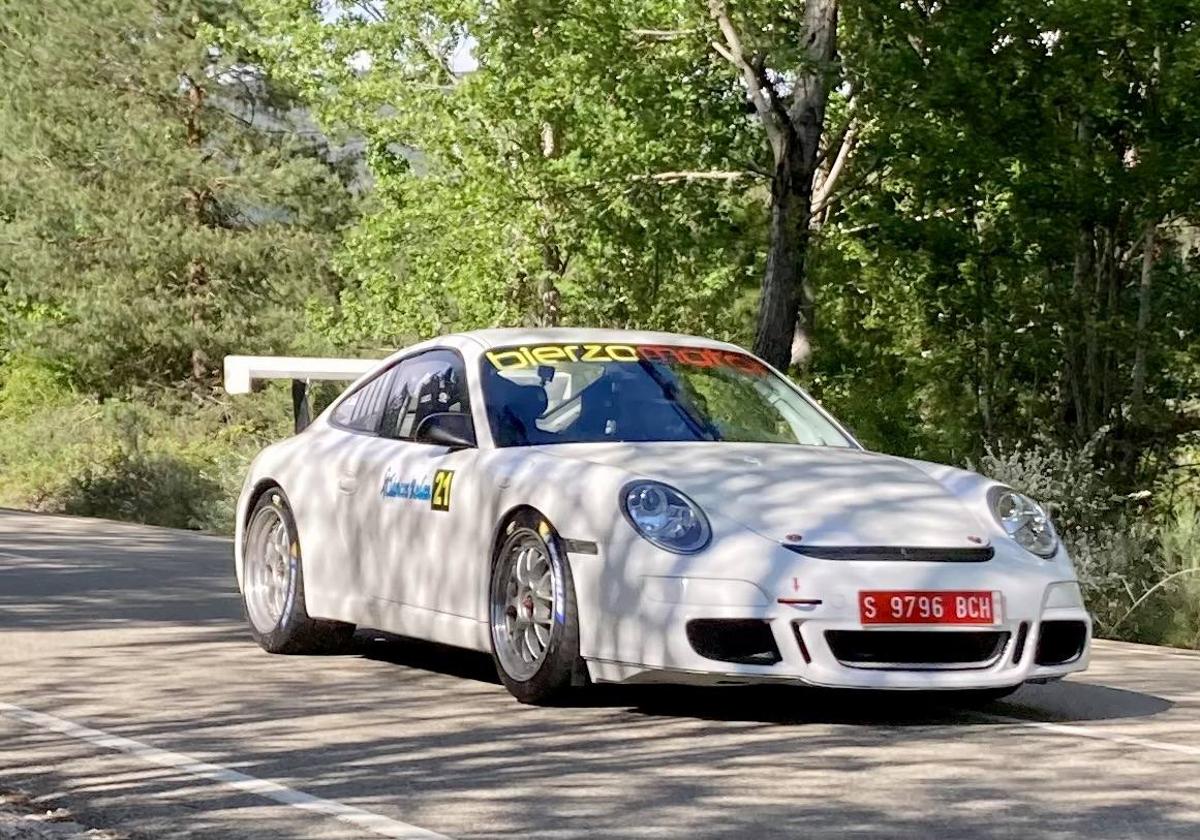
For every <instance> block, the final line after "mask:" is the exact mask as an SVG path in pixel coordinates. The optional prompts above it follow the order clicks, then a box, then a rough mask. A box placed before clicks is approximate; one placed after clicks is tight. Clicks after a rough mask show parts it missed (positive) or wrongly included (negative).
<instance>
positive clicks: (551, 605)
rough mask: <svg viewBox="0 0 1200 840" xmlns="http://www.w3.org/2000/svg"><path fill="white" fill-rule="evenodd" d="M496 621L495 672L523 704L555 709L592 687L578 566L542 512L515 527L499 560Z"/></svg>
mask: <svg viewBox="0 0 1200 840" xmlns="http://www.w3.org/2000/svg"><path fill="white" fill-rule="evenodd" d="M489 622H490V625H491V641H492V658H493V660H494V661H495V663H496V672H497V674H499V676H500V680H501V682H503V683H504V687H505V688H507V689H508V690H509V692H510V693H511V694H512V695H513V696H514V697H516V698H517V699H518V700H520V701H521V702H522V703H534V704H541V703H548V702H551V701H553V700H555V699H558V698H561V697H562V695H563V694H565V693H566V691H567V690H568V689H569V688H570V687H571V685H572V683H577V684H578V683H583V682H584V681H585V679H584V677H583V674H584V670H583V663H582V660H580V658H579V613H578V609H577V608H576V604H575V586H574V582H573V581H572V579H571V567H570V565H569V564H568V562H567V556H566V552H565V551H563V550H562V548H561V543H560V541H559V538H558V535H557V534H555V533H554V530H553V529H552V528H551V527H550V524H549V523H548V522H546V521H545V519H543V518H542V517H541V516H539V515H538V514H536V513H533V512H528V513H523V514H519V515H518V516H517V517H515V518H514V519H513V520H512V521H511V522H510V523H509V525H508V528H507V530H506V532H505V534H504V538H503V540H502V542H501V545H500V548H499V550H498V551H497V552H496V556H495V557H494V558H493V561H492V575H491V585H490V587H489Z"/></svg>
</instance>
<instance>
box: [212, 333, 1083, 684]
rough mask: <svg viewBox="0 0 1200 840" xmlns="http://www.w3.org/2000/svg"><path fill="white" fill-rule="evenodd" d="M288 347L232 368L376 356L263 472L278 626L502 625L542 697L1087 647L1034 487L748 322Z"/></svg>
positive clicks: (262, 558) (280, 647) (823, 677)
mask: <svg viewBox="0 0 1200 840" xmlns="http://www.w3.org/2000/svg"><path fill="white" fill-rule="evenodd" d="M278 361H279V364H275V365H272V360H271V359H269V358H268V359H265V360H263V359H247V358H245V357H231V359H230V360H229V369H228V371H227V376H228V377H229V381H230V382H231V383H235V382H236V385H231V386H230V390H231V391H233V390H246V389H247V388H248V387H249V386H248V380H249V379H251V378H263V377H267V376H272V375H276V376H288V377H295V378H305V377H314V378H317V377H321V376H323V375H327V374H328V375H331V376H336V375H344V376H349V375H350V374H351V373H352V372H355V371H361V370H364V369H366V367H367V365H368V364H369V367H370V369H369V372H367V373H366V375H364V376H362V377H361V378H360V379H359V380H358V381H357V382H356V383H355V384H354V385H353V386H352V387H350V388H349V389H348V390H347V391H346V392H345V393H344V394H342V395H341V396H340V397H339V398H338V399H337V400H336V401H334V403H333V404H332V405H331V406H330V407H329V409H328V410H327V411H325V412H324V413H323V414H322V415H321V416H320V417H319V418H318V419H317V420H315V421H314V422H313V423H311V425H309V426H308V427H307V428H305V429H304V430H303V431H302V432H301V433H299V434H297V435H296V436H295V437H292V438H290V439H288V440H285V441H283V442H281V443H278V444H275V445H273V446H271V447H269V448H267V449H266V450H264V451H263V452H262V453H261V454H260V455H259V456H258V457H257V459H255V461H254V464H253V466H252V467H251V469H250V474H249V476H248V477H247V479H246V484H245V489H244V491H243V493H242V496H241V500H240V503H239V505H238V511H237V541H236V546H237V548H236V555H237V556H236V565H237V575H238V581H239V584H240V586H241V591H242V593H243V596H244V600H245V607H246V614H247V617H248V620H249V624H250V629H251V632H252V634H253V636H254V638H255V639H256V640H257V641H258V642H259V644H261V645H262V646H263V647H264V648H266V649H267V650H268V651H272V652H278V653H303V652H306V651H315V650H318V649H322V648H326V647H329V646H331V645H338V644H341V643H344V642H345V641H346V640H347V639H348V637H349V635H350V634H351V633H352V632H353V629H354V627H355V626H356V625H361V626H364V627H370V628H376V629H380V630H383V631H387V632H391V633H395V634H399V635H403V636H410V637H416V638H420V639H428V640H431V641H434V642H441V643H445V644H449V645H456V646H460V647H464V648H470V649H473V650H479V651H488V652H490V653H491V654H492V656H493V658H494V660H495V664H496V670H497V672H498V673H499V676H500V679H501V680H502V681H503V683H504V685H505V686H506V687H507V688H508V689H509V691H511V692H512V693H513V695H515V696H516V697H517V698H518V699H519V700H521V701H524V702H530V703H539V702H545V701H548V700H550V699H552V698H554V697H557V696H559V695H560V694H562V693H563V692H564V691H566V690H569V689H570V688H571V687H572V686H581V685H585V684H587V682H588V681H589V680H593V681H607V682H673V683H698V684H717V685H726V684H744V683H760V682H784V683H798V684H806V685H814V686H831V687H841V688H868V689H927V690H929V689H932V690H946V691H961V692H967V696H971V697H972V698H973V699H978V698H979V697H981V696H983V697H992V696H1000V695H1003V694H1005V693H1007V692H1009V691H1012V690H1014V689H1015V688H1016V687H1017V686H1019V685H1021V684H1022V683H1024V682H1026V681H1047V680H1052V679H1057V678H1059V677H1062V676H1063V675H1065V674H1067V673H1070V672H1072V671H1079V670H1082V669H1083V668H1085V667H1086V664H1087V659H1088V652H1089V642H1090V637H1091V620H1090V618H1089V616H1088V613H1087V611H1086V609H1085V608H1084V604H1083V601H1082V598H1081V594H1080V589H1079V584H1078V582H1077V580H1076V576H1075V571H1074V568H1073V566H1072V564H1071V561H1070V559H1069V558H1068V557H1067V553H1066V551H1065V550H1064V549H1063V547H1062V545H1061V544H1060V542H1059V540H1058V537H1057V536H1056V534H1055V531H1054V528H1053V526H1052V525H1051V523H1050V521H1049V519H1048V518H1047V515H1046V513H1045V512H1044V511H1043V509H1042V508H1041V507H1039V506H1038V504H1037V503H1036V502H1034V501H1033V500H1031V499H1029V498H1027V497H1026V496H1024V495H1022V494H1021V493H1018V492H1016V491H1014V490H1012V489H1010V488H1007V487H1004V486H1002V485H1000V484H998V483H996V482H995V481H992V480H990V479H988V478H985V477H983V476H981V475H977V474H975V473H972V472H967V471H964V470H960V469H955V468H953V467H946V466H940V465H938V464H932V463H926V462H922V461H914V460H909V459H905V458H896V457H892V456H890V455H882V454H879V453H875V452H868V451H866V450H864V449H863V447H862V446H860V445H859V444H858V443H857V442H856V441H855V440H854V438H853V436H851V435H850V433H849V432H847V431H846V429H844V428H843V427H842V426H841V425H839V424H838V422H837V421H836V420H834V419H833V418H832V417H830V416H829V415H828V414H827V413H826V412H825V411H823V410H822V409H821V407H820V406H818V405H817V404H816V403H815V402H814V401H813V400H812V399H811V398H810V397H808V396H807V395H806V394H805V393H804V392H803V391H801V390H800V389H799V388H797V387H796V386H795V385H793V384H792V383H790V382H789V381H788V380H787V379H785V378H784V377H783V376H782V375H780V374H779V373H778V372H777V371H776V370H774V369H773V368H771V367H770V366H769V365H767V364H766V363H764V362H763V361H761V360H759V359H758V358H756V357H754V356H752V355H750V354H748V353H746V352H745V351H743V350H741V349H739V348H738V347H735V346H733V345H730V344H726V343H722V342H718V341H711V340H707V339H703V338H695V337H690V336H679V335H670V334H663V333H646V332H623V331H608V330H575V329H553V330H551V329H545V330H484V331H479V332H471V333H464V334H459V335H450V336H446V337H444V338H439V339H436V340H433V341H428V342H425V343H423V344H419V345H416V346H414V347H410V348H408V349H406V350H402V351H400V352H399V353H396V354H395V355H394V356H392V357H391V358H389V359H387V360H386V361H384V362H382V363H377V362H372V363H363V362H358V361H354V360H349V361H347V360H313V361H306V360H296V359H292V360H278ZM960 696H961V695H960Z"/></svg>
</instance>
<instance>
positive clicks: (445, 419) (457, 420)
mask: <svg viewBox="0 0 1200 840" xmlns="http://www.w3.org/2000/svg"><path fill="white" fill-rule="evenodd" d="M413 440H415V441H416V442H417V443H431V444H434V445H435V446H448V447H450V448H451V449H472V448H474V447H475V445H476V444H475V424H474V423H473V422H472V421H471V415H470V414H467V413H465V412H462V411H438V412H436V413H434V414H430V415H429V416H428V417H426V418H425V419H424V420H422V421H421V425H419V426H417V431H416V434H414V435H413Z"/></svg>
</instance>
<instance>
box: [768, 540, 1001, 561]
mask: <svg viewBox="0 0 1200 840" xmlns="http://www.w3.org/2000/svg"><path fill="white" fill-rule="evenodd" d="M783 547H784V548H786V549H787V550H788V551H794V552H796V553H797V554H803V555H804V556H805V557H816V558H818V559H820V560H868V561H874V562H896V563H906V562H908V563H986V562H987V561H988V560H991V559H992V557H993V556H994V555H995V553H996V552H995V551H994V550H993V549H992V547H991V546H990V545H989V546H984V547H982V548H908V547H906V546H886V545H866V546H858V545H798V544H794V543H785V544H784V546H783Z"/></svg>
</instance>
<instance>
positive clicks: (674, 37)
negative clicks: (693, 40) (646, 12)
mask: <svg viewBox="0 0 1200 840" xmlns="http://www.w3.org/2000/svg"><path fill="white" fill-rule="evenodd" d="M698 31H699V30H696V29H630V30H629V34H630V36H631V37H632V38H634V39H635V40H639V41H660V42H666V41H680V40H682V39H684V38H689V37H691V36H692V35H695V34H696V32H698Z"/></svg>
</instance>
